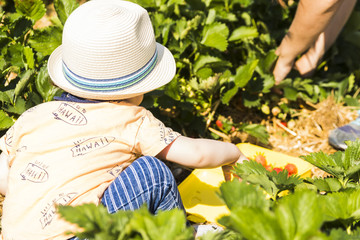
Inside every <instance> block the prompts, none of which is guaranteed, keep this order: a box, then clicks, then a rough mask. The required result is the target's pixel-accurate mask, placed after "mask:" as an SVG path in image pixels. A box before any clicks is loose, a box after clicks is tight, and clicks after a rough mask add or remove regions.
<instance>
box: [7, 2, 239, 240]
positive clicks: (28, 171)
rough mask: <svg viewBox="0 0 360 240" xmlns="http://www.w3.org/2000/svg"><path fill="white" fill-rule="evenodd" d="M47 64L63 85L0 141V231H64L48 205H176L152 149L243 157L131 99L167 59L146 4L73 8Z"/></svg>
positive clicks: (185, 158) (20, 235)
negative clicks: (4, 179)
mask: <svg viewBox="0 0 360 240" xmlns="http://www.w3.org/2000/svg"><path fill="white" fill-rule="evenodd" d="M48 70H49V74H50V77H51V79H52V81H53V82H54V83H55V84H56V85H57V86H59V87H60V88H62V89H64V90H65V91H66V92H67V93H66V94H63V96H62V97H61V98H59V99H57V101H52V102H47V103H43V104H41V105H38V106H36V107H34V108H32V109H30V110H28V111H26V112H25V113H24V114H22V116H21V117H20V118H19V119H18V120H17V121H16V123H15V124H14V126H13V127H11V128H10V129H9V130H8V131H7V133H6V134H5V135H4V136H3V137H2V138H1V140H0V148H1V150H2V151H3V153H2V157H1V159H3V161H2V163H3V164H4V165H9V166H10V168H9V177H8V183H7V187H6V186H5V185H6V183H5V184H2V185H1V186H0V188H1V190H2V191H3V192H4V193H5V191H6V198H5V201H4V206H3V218H2V237H3V239H5V240H10V239H11V240H24V239H27V240H32V239H36V240H41V239H69V238H70V237H72V236H69V235H66V234H65V233H66V231H68V230H75V226H74V225H71V224H69V223H67V222H66V221H64V220H62V219H61V218H60V217H59V216H58V215H57V213H56V211H55V205H79V204H84V203H95V204H99V203H102V204H104V205H105V206H106V207H107V209H108V211H109V212H110V213H113V212H116V211H118V210H123V209H127V210H128V209H131V210H133V209H137V208H139V207H140V206H141V205H142V204H144V203H146V204H147V206H148V208H149V210H150V211H151V212H152V213H154V214H155V213H156V212H158V211H159V210H168V209H172V208H180V209H183V206H182V202H181V199H180V196H179V192H178V190H177V186H176V183H175V181H174V178H173V176H172V174H171V172H170V170H169V169H168V168H167V167H166V166H165V164H164V163H162V162H161V161H160V160H158V158H159V159H163V160H168V161H171V162H174V163H178V164H181V165H183V166H186V167H191V168H212V167H217V166H223V165H227V164H232V163H235V162H241V161H242V160H244V159H246V158H245V157H244V155H243V154H242V153H241V152H240V151H239V149H238V148H237V147H236V146H235V145H234V144H231V143H225V142H220V141H215V140H208V139H192V138H188V137H184V136H181V135H180V134H179V133H177V132H175V131H173V130H172V129H170V128H167V127H165V126H164V124H163V123H162V122H160V121H159V120H158V119H156V118H155V117H154V116H153V115H152V114H151V113H150V112H149V111H148V110H146V109H144V108H143V107H140V106H138V105H139V104H140V103H141V100H142V97H143V94H144V93H146V92H149V91H152V90H154V89H156V88H158V87H160V86H163V85H165V84H166V83H168V82H169V81H170V80H171V79H172V78H173V77H174V75H175V71H176V68H175V61H174V58H173V56H172V54H171V53H170V52H169V50H168V49H166V48H165V47H164V46H162V45H160V44H159V43H156V42H155V37H154V33H153V28H152V25H151V22H150V18H149V16H148V14H147V12H146V10H145V9H143V8H142V7H140V6H138V5H136V4H134V3H131V2H127V1H122V0H93V1H89V2H87V3H84V4H83V5H81V6H80V7H79V8H77V9H76V10H75V11H74V12H73V13H72V14H71V15H70V16H69V18H68V20H67V22H66V24H65V26H64V30H63V41H62V45H61V46H60V47H58V48H57V49H56V50H55V51H54V52H53V53H52V54H51V56H50V58H49V61H48ZM3 168H4V169H5V171H6V170H7V169H8V168H7V167H3Z"/></svg>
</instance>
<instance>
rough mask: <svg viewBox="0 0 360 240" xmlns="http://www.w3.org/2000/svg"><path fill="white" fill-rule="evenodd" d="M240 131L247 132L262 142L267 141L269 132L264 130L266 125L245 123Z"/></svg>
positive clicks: (265, 142) (266, 142)
mask: <svg viewBox="0 0 360 240" xmlns="http://www.w3.org/2000/svg"><path fill="white" fill-rule="evenodd" d="M241 130H242V131H244V132H247V133H248V134H250V135H251V136H253V137H255V138H256V139H257V140H259V141H260V142H261V143H263V144H268V143H269V137H270V135H269V133H268V132H267V131H266V127H265V126H263V125H260V124H247V125H246V126H244V127H242V128H241Z"/></svg>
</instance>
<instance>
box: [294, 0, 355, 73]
mask: <svg viewBox="0 0 360 240" xmlns="http://www.w3.org/2000/svg"><path fill="white" fill-rule="evenodd" d="M355 5H356V0H346V1H343V2H342V3H341V6H340V7H339V9H338V11H337V12H336V13H335V15H334V16H333V17H332V18H331V20H330V22H329V24H328V25H327V26H326V28H325V30H324V32H322V33H320V35H319V37H318V38H317V39H316V42H315V43H314V44H313V45H312V46H311V47H310V49H309V50H308V51H307V52H306V53H305V54H303V55H302V56H301V57H300V58H299V60H297V61H296V62H295V66H296V69H297V70H298V71H299V73H300V74H301V75H303V76H306V75H311V74H312V73H313V72H314V70H315V69H316V67H317V65H318V64H319V62H320V60H321V58H322V57H323V56H324V54H325V52H326V51H327V50H328V49H329V48H330V47H331V46H332V45H333V44H334V42H335V40H336V39H337V37H338V36H339V33H340V32H341V30H342V29H343V27H344V25H345V23H346V22H347V20H348V19H349V17H350V15H351V13H352V11H353V9H354V7H355Z"/></svg>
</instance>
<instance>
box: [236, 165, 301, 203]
mask: <svg viewBox="0 0 360 240" xmlns="http://www.w3.org/2000/svg"><path fill="white" fill-rule="evenodd" d="M234 173H235V174H236V175H238V176H239V177H240V178H241V179H243V180H244V181H247V182H249V183H251V184H255V185H259V186H260V187H261V188H263V189H264V190H265V192H266V193H267V194H269V196H270V197H271V198H272V199H273V200H276V199H277V198H278V197H279V194H280V193H281V192H282V191H294V188H295V186H296V185H297V184H300V183H301V182H302V180H301V179H300V177H299V176H298V175H291V176H288V172H287V171H286V170H284V171H281V172H279V173H277V172H276V171H275V170H273V171H271V172H270V171H268V170H266V169H265V167H264V166H263V165H261V163H258V162H256V161H244V162H243V163H242V164H236V165H235V167H234Z"/></svg>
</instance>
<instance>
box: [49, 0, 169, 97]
mask: <svg viewBox="0 0 360 240" xmlns="http://www.w3.org/2000/svg"><path fill="white" fill-rule="evenodd" d="M48 71H49V74H50V77H51V79H52V81H53V82H54V83H55V84H56V85H57V86H59V87H60V88H62V89H64V90H65V91H67V92H69V93H71V94H73V95H75V96H79V97H83V98H88V99H100V100H116V99H125V98H131V97H135V96H138V95H141V94H144V93H146V92H149V91H152V90H154V89H156V88H159V87H161V86H163V85H165V84H167V83H168V82H170V81H171V79H172V78H173V77H174V75H175V72H176V65H175V60H174V57H173V55H172V54H171V53H170V51H169V50H168V49H167V48H165V47H164V46H162V45H161V44H159V43H157V42H155V36H154V30H153V27H152V24H151V21H150V18H149V15H148V13H147V11H146V10H145V9H144V8H142V7H140V6H139V5H137V4H135V3H131V2H127V1H123V0H92V1H89V2H86V3H84V4H82V5H81V6H80V7H78V8H77V9H76V10H75V11H74V12H73V13H72V14H71V15H70V16H69V18H68V19H67V21H66V23H65V25H64V30H63V38H62V45H61V46H59V47H58V48H56V49H55V50H54V52H53V53H52V54H51V56H50V58H49V61H48Z"/></svg>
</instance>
